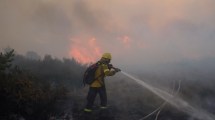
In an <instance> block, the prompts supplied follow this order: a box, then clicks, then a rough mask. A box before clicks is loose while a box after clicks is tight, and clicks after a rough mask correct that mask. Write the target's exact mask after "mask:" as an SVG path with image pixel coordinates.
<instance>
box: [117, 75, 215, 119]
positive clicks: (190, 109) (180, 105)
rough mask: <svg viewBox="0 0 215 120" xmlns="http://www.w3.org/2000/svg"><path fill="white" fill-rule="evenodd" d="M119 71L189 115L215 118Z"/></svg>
mask: <svg viewBox="0 0 215 120" xmlns="http://www.w3.org/2000/svg"><path fill="white" fill-rule="evenodd" d="M121 73H122V74H124V75H125V76H127V77H129V78H130V79H132V80H134V81H135V82H137V83H138V84H139V85H141V86H143V87H145V88H146V89H148V90H150V91H151V92H153V93H154V94H155V95H157V96H159V97H160V98H162V99H163V100H165V101H166V102H168V103H169V104H171V105H172V106H174V107H176V108H177V109H179V110H181V111H183V112H185V113H187V114H189V115H191V116H192V117H195V118H197V119H199V120H215V116H214V115H212V114H210V113H207V112H206V111H204V110H202V109H197V108H194V107H193V106H191V105H190V104H189V103H188V102H186V101H185V100H183V99H182V98H179V97H176V96H173V95H171V94H169V93H168V92H166V91H163V90H160V89H158V88H155V87H153V86H151V85H149V84H147V83H145V82H144V81H142V80H140V79H137V78H135V77H133V76H132V75H130V74H128V73H126V72H123V71H121Z"/></svg>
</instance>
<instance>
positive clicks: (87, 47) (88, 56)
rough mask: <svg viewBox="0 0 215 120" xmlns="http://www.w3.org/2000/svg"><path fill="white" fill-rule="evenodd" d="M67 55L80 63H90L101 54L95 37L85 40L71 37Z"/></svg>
mask: <svg viewBox="0 0 215 120" xmlns="http://www.w3.org/2000/svg"><path fill="white" fill-rule="evenodd" d="M69 55H70V56H71V57H72V58H74V59H75V60H76V61H77V62H78V63H80V64H90V63H93V62H95V61H96V60H97V59H98V58H99V57H100V56H101V49H100V47H99V46H98V43H97V41H96V39H95V38H91V39H89V40H87V42H85V41H83V40H78V39H72V44H71V50H70V53H69Z"/></svg>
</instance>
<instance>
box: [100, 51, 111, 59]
mask: <svg viewBox="0 0 215 120" xmlns="http://www.w3.org/2000/svg"><path fill="white" fill-rule="evenodd" d="M102 58H106V59H110V60H111V54H110V53H104V54H103V55H102Z"/></svg>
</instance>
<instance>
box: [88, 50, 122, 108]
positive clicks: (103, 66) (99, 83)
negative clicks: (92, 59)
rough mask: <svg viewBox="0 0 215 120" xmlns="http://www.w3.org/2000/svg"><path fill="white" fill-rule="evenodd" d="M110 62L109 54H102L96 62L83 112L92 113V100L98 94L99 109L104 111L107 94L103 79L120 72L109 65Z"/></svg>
mask: <svg viewBox="0 0 215 120" xmlns="http://www.w3.org/2000/svg"><path fill="white" fill-rule="evenodd" d="M110 61H111V54H110V53H104V54H103V55H102V58H101V59H100V60H99V61H98V64H99V66H98V68H97V69H96V72H95V76H94V78H96V79H95V80H94V81H93V82H92V83H91V84H90V87H89V91H88V95H87V105H86V107H85V109H84V111H85V112H92V107H93V104H94V100H95V98H96V95H97V94H99V96H100V101H101V104H100V108H101V109H106V108H107V94H106V88H105V81H104V78H105V77H106V76H113V75H115V73H117V72H119V71H121V70H120V69H119V68H115V67H113V66H112V65H111V64H110Z"/></svg>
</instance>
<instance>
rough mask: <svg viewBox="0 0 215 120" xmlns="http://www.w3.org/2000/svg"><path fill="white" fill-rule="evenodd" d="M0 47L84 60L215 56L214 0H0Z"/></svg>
mask: <svg viewBox="0 0 215 120" xmlns="http://www.w3.org/2000/svg"><path fill="white" fill-rule="evenodd" d="M0 18H1V19H0V48H1V49H3V48H5V47H7V46H10V47H11V48H14V49H15V50H16V51H17V52H18V53H21V54H25V53H26V52H27V51H35V52H37V53H38V54H40V55H41V56H43V55H44V54H51V55H52V56H54V57H59V58H62V57H67V58H68V57H69V58H71V57H74V58H75V59H76V60H77V61H79V62H82V63H87V62H91V61H95V60H97V59H98V58H99V57H100V55H101V54H102V53H103V52H111V53H112V55H113V63H118V64H119V65H130V66H132V65H139V66H141V65H144V64H148V65H150V64H157V63H168V62H178V61H181V60H196V59H202V58H206V57H214V56H215V0H0Z"/></svg>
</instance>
